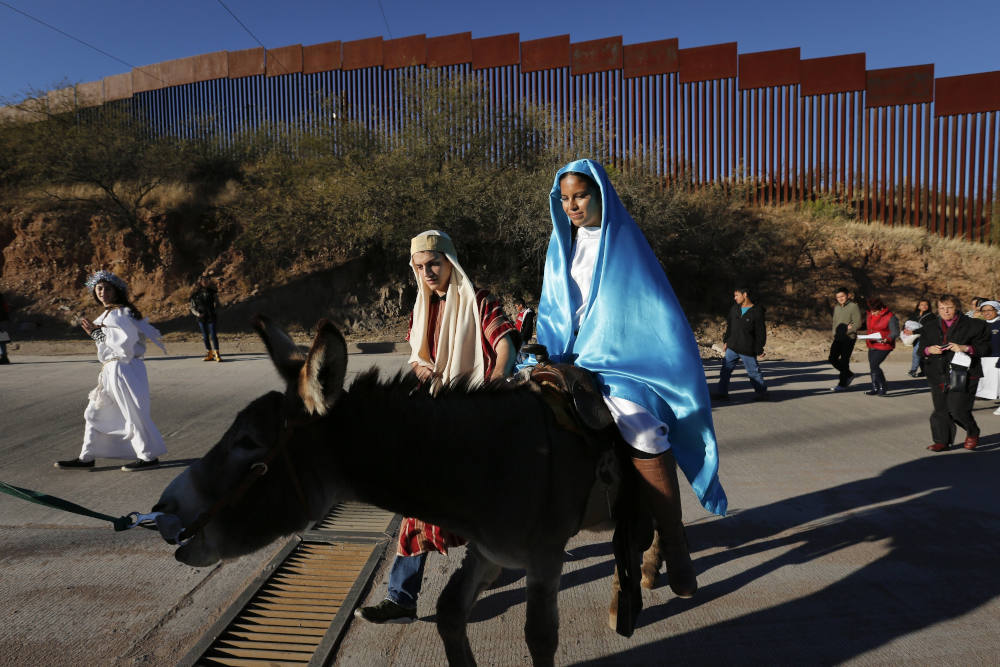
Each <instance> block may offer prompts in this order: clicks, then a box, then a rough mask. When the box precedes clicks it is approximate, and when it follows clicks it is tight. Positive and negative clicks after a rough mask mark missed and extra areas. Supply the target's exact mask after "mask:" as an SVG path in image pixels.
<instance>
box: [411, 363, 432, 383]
mask: <svg viewBox="0 0 1000 667" xmlns="http://www.w3.org/2000/svg"><path fill="white" fill-rule="evenodd" d="M413 372H414V374H416V376H417V379H418V380H420V382H430V381H431V380H433V379H434V369H432V368H429V367H427V366H424V365H423V364H418V363H414V364H413Z"/></svg>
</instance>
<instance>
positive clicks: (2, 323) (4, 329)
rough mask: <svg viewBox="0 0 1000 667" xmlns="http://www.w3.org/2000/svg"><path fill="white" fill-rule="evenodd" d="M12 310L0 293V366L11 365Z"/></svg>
mask: <svg viewBox="0 0 1000 667" xmlns="http://www.w3.org/2000/svg"><path fill="white" fill-rule="evenodd" d="M9 325H10V309H9V308H8V307H7V302H6V301H5V300H4V298H3V293H2V292H0V364H9V363H10V357H8V356H7V343H9V342H10V332H9V331H8V329H9V328H10V326H9Z"/></svg>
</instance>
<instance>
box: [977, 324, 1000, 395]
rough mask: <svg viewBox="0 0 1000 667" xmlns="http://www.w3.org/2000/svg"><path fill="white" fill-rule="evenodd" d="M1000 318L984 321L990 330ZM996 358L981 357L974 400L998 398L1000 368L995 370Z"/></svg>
mask: <svg viewBox="0 0 1000 667" xmlns="http://www.w3.org/2000/svg"><path fill="white" fill-rule="evenodd" d="M998 321H1000V318H994V319H992V320H986V323H987V324H988V325H990V329H995V328H996V324H997V322H998ZM997 359H998V357H983V358H982V363H983V377H982V378H981V379H980V380H979V386H978V387H976V398H987V399H993V400H996V399H998V398H1000V368H997Z"/></svg>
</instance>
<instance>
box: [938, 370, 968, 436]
mask: <svg viewBox="0 0 1000 667" xmlns="http://www.w3.org/2000/svg"><path fill="white" fill-rule="evenodd" d="M978 386H979V378H969V383H968V386H967V387H966V389H965V391H950V390H948V389H945V388H942V387H941V386H939V385H931V401H932V402H933V403H934V412H932V413H931V437H932V438H934V442H936V443H940V444H942V445H951V444H952V443H953V441H954V440H955V425H956V424H957V425H959V426H961V427H962V428H963V429H965V434H966V436H967V437H971V436H978V435H979V424H977V423H976V418H975V417H973V416H972V406H973V403H975V401H976V388H977V387H978Z"/></svg>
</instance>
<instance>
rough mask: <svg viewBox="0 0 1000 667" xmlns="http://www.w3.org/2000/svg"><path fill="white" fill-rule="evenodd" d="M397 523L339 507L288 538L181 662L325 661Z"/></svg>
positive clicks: (358, 507)
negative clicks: (253, 582) (256, 580)
mask: <svg viewBox="0 0 1000 667" xmlns="http://www.w3.org/2000/svg"><path fill="white" fill-rule="evenodd" d="M396 523H398V518H397V517H396V516H395V515H394V514H392V513H391V512H386V511H385V510H381V509H378V508H376V507H372V506H371V505H365V504H362V503H344V504H342V505H337V506H335V507H334V508H333V509H332V510H331V511H330V512H329V513H328V514H327V516H326V517H324V518H323V519H322V520H321V521H319V522H317V523H316V524H315V525H314V526H313V527H312V528H311V529H310V530H308V531H306V532H305V533H303V535H302V537H301V541H299V538H295V539H293V540H292V541H291V542H289V544H288V545H287V546H286V548H285V549H283V550H282V552H281V553H280V554H278V556H276V557H275V559H274V560H273V561H272V562H271V564H270V565H268V566H267V567H266V568H265V569H264V573H262V575H261V577H260V579H259V581H263V583H262V584H260V586H259V588H257V589H256V590H254V587H251V588H250V589H248V590H247V591H246V593H244V595H242V596H241V599H240V601H239V602H237V603H236V604H235V605H233V607H232V608H231V609H230V611H229V612H227V613H226V614H224V615H223V617H222V618H221V619H220V620H219V623H217V624H216V626H215V627H214V628H213V630H212V631H211V632H210V633H209V634H208V635H207V636H206V637H205V638H203V640H202V641H201V642H199V645H198V646H197V647H195V649H194V650H192V651H191V653H189V655H188V657H187V658H185V659H184V660H182V661H181V662H180V664H181V665H231V666H247V667H250V666H253V667H262V666H263V665H303V664H311V665H321V664H325V663H326V661H327V660H328V659H329V657H330V655H331V654H332V653H333V651H334V649H335V648H336V645H337V642H338V641H339V640H340V636H341V635H342V634H343V631H344V630H345V629H346V627H347V623H348V622H349V620H350V618H351V614H352V612H353V609H354V606H355V605H356V604H357V602H358V600H359V599H360V598H361V594H362V592H363V591H364V589H365V588H366V587H367V585H368V582H369V580H370V579H371V577H372V575H373V574H374V571H375V567H376V566H377V565H378V562H379V560H380V559H381V557H382V554H383V552H384V550H385V547H386V544H387V543H388V542H389V537H388V536H389V535H390V533H391V532H393V531H395V525H394V524H396ZM267 572H271V574H270V576H267V575H266V573H267Z"/></svg>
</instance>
